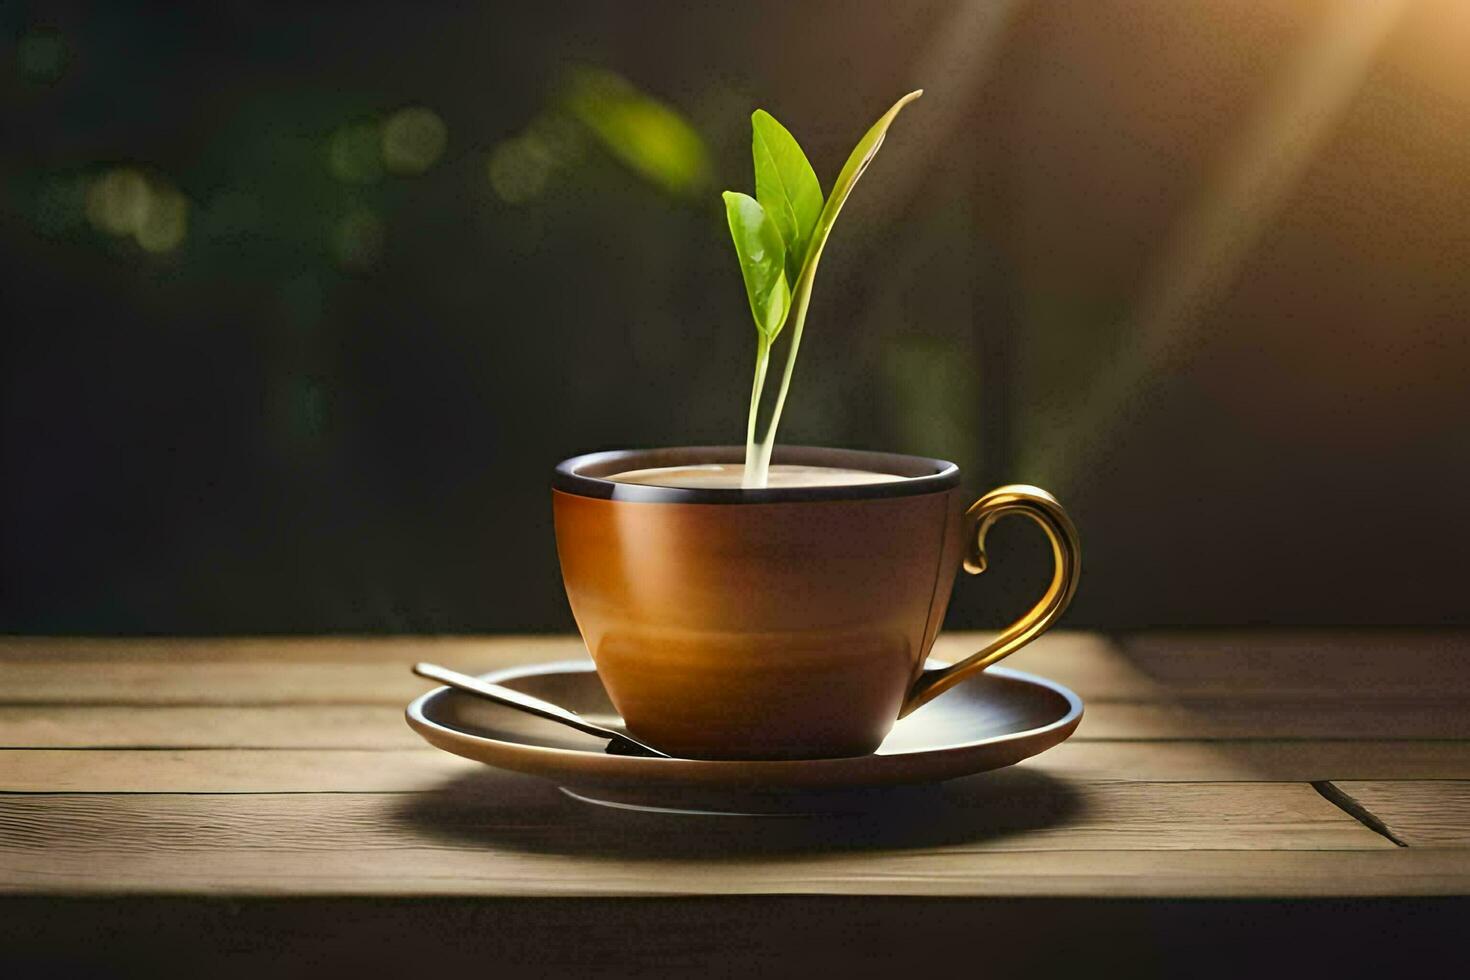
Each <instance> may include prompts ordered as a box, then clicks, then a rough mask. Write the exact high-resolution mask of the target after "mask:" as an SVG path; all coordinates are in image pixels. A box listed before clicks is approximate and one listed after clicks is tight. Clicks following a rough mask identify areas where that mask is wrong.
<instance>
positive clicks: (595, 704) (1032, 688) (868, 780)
mask: <svg viewBox="0 0 1470 980" xmlns="http://www.w3.org/2000/svg"><path fill="white" fill-rule="evenodd" d="M485 679H486V680H489V681H493V682H494V683H496V684H504V685H505V686H507V687H511V688H515V689H516V690H520V691H525V692H526V693H528V694H534V695H535V696H537V697H540V698H545V699H546V700H548V701H552V702H555V703H556V704H559V705H562V706H563V707H566V708H570V709H572V710H573V711H576V712H577V713H578V714H581V715H583V716H585V717H587V718H588V719H589V720H593V721H596V722H598V723H599V724H604V725H610V726H612V727H618V726H620V725H621V720H620V719H619V718H618V716H617V713H616V712H615V711H614V710H613V707H612V704H611V703H610V702H609V701H608V699H607V694H606V693H605V692H604V691H603V688H602V683H601V682H600V681H599V680H598V679H597V674H596V672H595V671H594V670H593V667H592V663H591V661H566V662H562V663H551V664H534V665H529V666H524V667H513V668H510V669H508V670H503V671H499V672H497V673H493V674H486V675H485ZM407 716H408V723H409V725H410V726H411V727H412V728H413V729H414V730H415V731H417V732H418V733H419V734H420V735H422V736H423V737H424V739H425V740H426V741H428V742H429V744H431V745H433V746H436V747H437V748H441V749H443V750H444V751H446V752H453V753H454V754H455V755H462V756H464V757H465V758H467V759H475V760H477V761H479V762H483V763H486V764H487V765H491V766H496V767H498V768H501V769H512V770H515V771H518V772H525V773H530V774H532V775H535V776H541V777H544V778H546V779H550V780H552V781H553V782H555V783H557V784H558V785H559V786H560V787H561V788H562V791H563V792H565V793H567V794H568V795H570V796H573V797H575V798H577V799H580V800H585V801H587V802H590V803H600V804H603V805H607V806H614V807H626V808H634V809H647V810H667V811H675V812H685V813H720V814H803V813H831V812H844V811H851V810H855V809H864V808H867V807H868V806H871V805H873V804H875V803H878V802H881V801H882V799H884V798H885V797H886V796H888V795H891V794H889V793H888V792H886V791H889V790H891V789H892V788H894V787H900V786H905V785H908V786H912V785H916V784H923V783H937V782H940V781H942V780H946V779H954V778H955V777H957V776H968V775H970V774H972V773H977V772H985V771H986V770H989V769H999V768H1001V767H1002V766H1009V765H1013V764H1014V763H1017V762H1020V761H1021V760H1022V759H1026V758H1029V757H1030V756H1033V755H1036V754H1037V753H1039V752H1044V751H1046V750H1047V749H1049V748H1051V747H1052V746H1054V745H1056V744H1058V743H1059V742H1061V741H1063V740H1064V739H1066V738H1067V736H1069V735H1071V734H1072V732H1073V731H1074V730H1076V728H1077V723H1078V722H1080V721H1081V720H1082V699H1081V698H1079V697H1078V696H1077V695H1076V694H1073V693H1072V692H1071V691H1069V690H1067V689H1066V688H1065V687H1063V686H1062V685H1060V684H1057V683H1055V682H1054V681H1049V680H1047V679H1045V678H1043V677H1037V676H1035V675H1033V674H1023V673H1021V672H1020V671H1016V670H1007V669H1006V668H1004V667H991V668H990V669H989V670H986V671H984V672H983V673H980V674H977V675H975V676H974V677H972V678H970V679H968V680H966V681H964V682H962V683H960V684H959V685H957V686H956V687H955V688H954V689H953V690H951V691H949V692H948V693H946V694H945V695H944V696H943V697H941V698H937V699H935V700H934V701H932V702H930V703H929V704H927V705H925V706H924V707H922V708H920V709H919V710H917V711H915V712H914V713H913V714H911V715H909V716H908V717H907V718H904V719H902V720H900V721H899V722H898V723H897V724H896V725H894V727H893V731H892V732H891V733H890V734H889V736H888V738H887V739H885V740H884V742H883V744H882V745H881V746H879V748H878V751H876V752H874V753H873V754H872V755H865V756H854V757H849V758H842V759H804V760H786V761H733V762H732V761H719V762H710V761H702V760H696V759H650V758H638V757H634V756H619V755H608V754H607V753H606V752H604V751H603V747H604V745H605V744H606V743H604V742H603V741H601V740H600V739H596V738H593V737H591V736H586V735H582V734H580V733H578V732H576V731H573V730H572V729H569V728H565V727H563V726H561V725H558V724H555V723H553V722H549V721H545V720H543V719H540V718H536V717H534V716H531V715H527V714H524V713H522V712H520V711H515V710H513V709H510V708H504V707H501V706H500V705H497V704H492V703H490V702H488V701H482V700H480V699H478V698H474V697H471V696H470V695H467V694H461V693H459V692H458V691H454V690H451V689H449V688H447V687H441V688H438V689H436V690H433V691H430V692H428V693H427V694H424V695H423V696H421V697H419V698H417V699H416V700H415V701H414V702H413V703H412V704H410V705H409V706H408V711H407Z"/></svg>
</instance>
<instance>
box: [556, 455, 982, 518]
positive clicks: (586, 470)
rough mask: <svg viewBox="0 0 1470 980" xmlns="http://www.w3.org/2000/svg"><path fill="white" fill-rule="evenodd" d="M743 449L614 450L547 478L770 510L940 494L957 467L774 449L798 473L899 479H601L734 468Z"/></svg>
mask: <svg viewBox="0 0 1470 980" xmlns="http://www.w3.org/2000/svg"><path fill="white" fill-rule="evenodd" d="M744 459H745V447H744V446H671V447H667V448H657V449H613V450H607V451H603V452H595V453H584V454H582V455H581V456H573V457H571V458H570V459H565V460H562V461H561V462H560V463H558V464H557V466H556V469H555V470H553V471H552V474H551V486H552V489H554V490H560V491H561V492H563V493H569V494H574V495H576V496H579V497H594V498H597V499H601V500H617V501H627V502H630V503H647V504H777V503H809V502H814V501H823V500H878V499H883V498H887V497H915V496H919V495H922V494H929V493H942V492H944V491H947V490H952V489H954V488H955V487H957V486H959V484H960V468H959V467H958V466H956V465H955V464H954V463H951V462H949V461H948V460H944V459H931V458H929V457H926V456H907V455H903V454H901V453H880V452H869V451H867V450H863V449H832V448H827V447H823V446H786V445H777V446H776V448H775V451H774V452H773V453H772V456H771V462H773V463H791V464H796V465H800V466H835V467H842V468H845V469H856V470H873V471H875V472H879V473H892V474H895V475H898V476H902V477H904V478H905V479H902V480H893V481H890V482H886V483H860V484H850V485H847V486H831V487H769V488H766V489H763V490H746V489H743V488H739V487H730V488H723V487H718V488H717V487H656V486H648V485H645V484H636V483H615V482H613V481H612V480H608V479H605V477H607V476H610V475H612V474H614V473H621V472H624V471H626V470H635V469H648V468H652V467H656V466H687V465H691V464H696V463H739V462H742V461H743V460H744Z"/></svg>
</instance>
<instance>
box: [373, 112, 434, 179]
mask: <svg viewBox="0 0 1470 980" xmlns="http://www.w3.org/2000/svg"><path fill="white" fill-rule="evenodd" d="M448 142H449V127H447V126H445V125H444V120H443V119H441V118H439V114H438V113H437V112H435V111H434V110H433V109H428V108H425V107H424V106H412V107H410V108H407V109H400V110H398V111H397V112H395V113H393V115H391V116H389V117H388V120H387V121H386V122H385V123H383V163H384V165H385V166H386V167H387V168H388V172H389V173H394V174H403V175H406V176H412V175H415V174H421V173H423V172H424V171H425V170H428V169H429V168H430V167H432V166H433V165H434V164H435V163H437V162H438V160H439V157H441V156H443V154H444V147H445V145H446V144H447V143H448Z"/></svg>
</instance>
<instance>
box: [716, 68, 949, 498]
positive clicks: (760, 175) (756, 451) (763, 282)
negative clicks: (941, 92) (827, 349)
mask: <svg viewBox="0 0 1470 980" xmlns="http://www.w3.org/2000/svg"><path fill="white" fill-rule="evenodd" d="M923 94H924V90H923V89H919V90H917V91H914V92H910V93H909V94H908V95H905V96H904V97H903V98H901V99H899V100H898V101H897V102H895V103H894V104H893V108H891V109H889V110H888V111H887V112H885V113H884V114H883V116H882V117H881V118H880V119H879V120H878V121H877V122H875V123H874V124H873V126H872V128H871V129H869V130H868V131H867V133H865V134H864V135H863V138H862V139H860V140H858V144H857V146H855V147H853V150H852V153H851V154H849V155H848V158H847V162H846V163H845V164H843V165H842V172H841V173H839V174H838V175H837V182H836V183H835V184H833V185H832V193H831V194H830V195H828V196H827V199H826V201H825V203H824V202H823V200H822V185H821V184H820V183H819V182H818V181H817V175H816V172H815V171H813V170H812V165H811V163H809V162H808V161H807V158H806V154H805V153H803V152H802V151H801V146H800V145H799V144H798V143H797V142H796V139H795V137H793V136H792V135H791V134H790V133H789V132H787V130H786V127H785V126H782V125H781V124H780V123H779V122H777V121H776V119H775V117H773V116H772V115H771V114H770V113H768V112H766V111H765V110H764V109H757V110H756V111H755V112H754V113H753V114H752V115H751V117H750V123H751V130H752V132H751V154H752V156H754V157H755V197H753V198H752V197H751V196H750V195H749V194H740V193H738V192H735V191H725V193H724V198H725V216H726V218H727V219H728V220H729V222H730V237H731V238H732V239H734V242H735V254H736V255H737V256H738V257H739V259H740V272H741V275H742V276H743V277H744V279H745V294H746V296H747V297H749V299H750V313H751V315H752V316H753V317H754V318H755V331H756V353H755V383H754V384H753V385H752V387H751V392H750V417H749V420H748V421H747V423H746V427H745V476H744V485H745V486H747V487H764V486H765V485H766V481H767V475H768V474H769V472H770V466H771V451H772V450H773V449H774V448H775V445H776V427H777V426H778V425H780V423H781V410H782V409H783V408H784V407H785V406H786V393H787V391H788V390H789V389H790V387H791V373H792V370H793V369H794V368H795V366H796V353H797V350H798V349H799V348H800V347H801V333H802V329H803V328H804V327H805V326H806V314H807V307H808V306H810V304H811V298H812V282H813V280H814V279H815V278H816V275H817V263H818V262H819V261H821V258H822V249H823V247H824V246H826V244H827V236H828V235H830V234H831V233H832V225H833V223H834V222H836V220H837V214H838V212H840V211H841V210H842V205H843V204H845V203H846V202H847V198H848V195H849V194H851V193H852V189H853V187H854V186H855V185H856V184H857V182H858V178H859V177H861V176H862V175H863V171H864V170H866V169H867V167H868V164H869V163H871V162H872V160H873V157H874V156H876V155H877V153H878V148H879V147H880V146H882V145H883V138H884V136H886V135H887V134H888V127H889V126H890V125H892V124H893V120H894V119H895V118H896V117H897V116H898V113H899V110H900V109H902V108H903V107H904V106H906V105H908V104H909V103H910V102H912V101H913V100H914V99H917V98H918V97H919V96H921V95H923ZM793 309H794V310H795V311H796V325H795V326H794V327H793V328H792V331H791V344H790V346H789V348H788V349H787V352H786V367H785V369H784V370H783V371H782V373H781V387H780V389H779V391H778V392H777V395H776V404H775V407H774V408H773V409H772V411H771V419H770V423H769V425H768V427H767V428H766V434H765V438H763V439H761V440H760V441H759V442H757V440H756V417H757V415H758V414H759V411H760V403H761V393H762V392H763V391H764V390H765V386H766V372H767V369H768V368H769V366H770V360H771V347H772V345H773V344H774V343H775V342H776V338H777V336H779V335H780V333H781V331H782V329H783V328H784V327H785V326H786V321H787V319H788V318H789V317H790V315H791V311H792V310H793Z"/></svg>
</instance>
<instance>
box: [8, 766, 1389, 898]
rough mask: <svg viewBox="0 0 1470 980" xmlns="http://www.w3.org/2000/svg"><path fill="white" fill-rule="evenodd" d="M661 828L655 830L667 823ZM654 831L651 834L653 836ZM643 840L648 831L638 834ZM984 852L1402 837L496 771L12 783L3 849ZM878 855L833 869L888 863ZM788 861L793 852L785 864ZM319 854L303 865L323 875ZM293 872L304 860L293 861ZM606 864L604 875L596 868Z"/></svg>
mask: <svg viewBox="0 0 1470 980" xmlns="http://www.w3.org/2000/svg"><path fill="white" fill-rule="evenodd" d="M655 828H656V829H657V833H649V831H652V830H654V829H655ZM644 834H647V835H648V836H646V837H645V836H643V835H644ZM635 837H636V838H638V839H637V840H634V839H631V838H635ZM841 841H847V842H852V843H858V845H859V849H862V850H872V849H875V848H876V849H891V848H894V847H904V848H913V847H918V848H920V849H923V850H926V851H934V852H936V853H937V852H943V853H945V854H947V855H949V857H950V858H951V859H954V860H962V859H963V856H964V855H967V854H971V853H977V852H984V851H995V850H1004V851H1038V850H1126V849H1135V850H1159V849H1164V850H1191V849H1210V850H1260V849H1278V850H1281V849H1314V850H1328V849H1330V850H1374V849H1380V848H1384V847H1392V846H1393V845H1392V844H1391V843H1389V842H1388V841H1387V840H1385V839H1384V838H1383V837H1381V836H1379V835H1378V834H1375V833H1373V832H1372V831H1369V830H1368V829H1366V828H1365V827H1363V826H1362V824H1360V823H1358V822H1357V821H1356V820H1354V819H1353V818H1351V817H1350V816H1348V815H1347V814H1345V813H1343V812H1342V811H1341V810H1340V809H1338V808H1337V807H1335V806H1333V805H1331V804H1330V803H1328V802H1327V801H1326V800H1324V799H1322V797H1321V796H1319V795H1318V794H1317V793H1316V792H1315V791H1314V790H1313V789H1312V788H1311V787H1310V786H1307V785H1304V784H1300V783H1127V782H1093V783H1086V782H1081V781H1064V780H1059V779H1055V778H1052V777H1049V776H1046V775H1045V774H1042V773H1037V772H1033V771H1025V770H1012V771H1009V772H1003V773H996V774H993V775H992V776H991V777H990V778H988V779H969V780H959V781H956V782H953V783H950V784H948V785H946V786H943V787H939V788H934V789H930V790H927V791H920V792H917V793H914V794H910V795H906V796H900V797H896V798H894V800H893V801H892V803H891V804H890V805H889V806H887V807H884V808H880V809H878V810H874V811H872V812H870V813H868V814H865V815H861V816H857V817H853V818H846V819H828V820H784V821H762V820H744V821H733V820H722V821H712V820H709V821H699V820H687V819H685V820H670V819H668V818H667V817H663V816H656V815H655V816H649V815H629V814H623V813H615V812H611V811H605V810H603V809H601V808H598V807H593V806H590V805H587V804H582V803H577V802H575V801H571V800H569V799H567V798H566V797H564V796H562V795H561V794H560V793H558V792H557V791H556V789H555V787H553V786H552V785H551V784H549V783H546V782H543V781H541V780H537V779H531V778H528V777H524V776H519V775H516V774H512V773H500V772H494V771H483V772H478V773H470V774H468V775H466V776H464V777H463V778H460V779H456V780H450V781H447V782H442V783H441V784H440V785H439V786H438V787H437V788H436V789H434V790H432V791H430V792H426V793H419V794H391V793H308V794H303V793H294V794H232V795H220V794H120V795H112V794H77V795H68V794H10V795H3V796H0V850H13V851H30V850H44V851H47V852H48V853H49V852H55V851H56V850H70V851H86V852H89V853H93V854H97V855H114V854H118V853H133V852H153V851H160V850H162V851H188V852H207V851H211V850H217V849H222V850H239V849H245V848H252V847H260V848H268V849H272V850H286V851H292V850H295V851H302V852H313V853H315V852H321V851H334V850H340V849H349V850H357V851H362V850H367V851H373V850H385V851H387V850H399V849H405V848H419V849H430V850H452V851H469V852H475V853H482V854H490V853H493V852H500V853H504V852H505V851H515V852H523V851H527V850H534V851H543V852H546V853H548V854H555V855H558V856H563V857H564V856H568V855H572V856H580V857H581V858H582V859H583V860H584V861H586V862H587V863H589V864H592V865H595V864H596V863H597V856H598V855H607V854H622V855H629V856H637V855H641V856H642V857H644V858H653V859H658V860H666V859H672V858H686V857H693V858H700V857H705V858H712V859H718V858H723V857H730V856H734V855H737V854H741V853H744V854H746V855H747V856H749V857H752V858H767V859H769V858H770V857H771V856H772V855H776V854H781V853H783V852H784V853H801V852H805V851H808V850H811V849H816V850H820V851H826V852H831V851H834V850H840V849H842V847H843V845H842V844H841V843H839V842H841ZM874 861H875V858H874V857H873V856H872V855H871V854H868V855H865V856H863V857H861V858H859V859H852V858H847V859H845V860H838V861H836V863H835V864H834V865H833V868H832V870H833V871H834V872H835V871H841V870H844V869H845V870H846V871H847V872H848V873H852V874H858V875H863V876H868V875H874V874H880V873H881V868H882V864H881V861H880V862H879V863H878V864H876V865H875V864H874ZM772 863H773V864H775V865H780V864H782V863H783V862H781V861H773V862H772ZM310 866H311V861H310V860H305V861H302V862H299V868H297V869H296V872H299V873H303V874H305V873H309V871H310ZM288 870H289V869H288ZM592 873H595V871H593V872H592Z"/></svg>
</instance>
